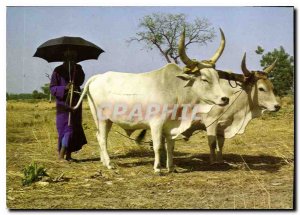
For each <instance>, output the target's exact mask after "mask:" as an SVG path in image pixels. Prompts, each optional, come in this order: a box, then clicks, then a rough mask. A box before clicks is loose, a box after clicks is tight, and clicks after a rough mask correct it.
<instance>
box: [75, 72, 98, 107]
mask: <svg viewBox="0 0 300 215" xmlns="http://www.w3.org/2000/svg"><path fill="white" fill-rule="evenodd" d="M95 78H96V77H95V76H93V77H91V78H90V79H89V80H88V81H87V82H86V84H85V85H84V89H83V91H82V93H81V96H80V98H79V100H78V102H77V104H76V105H75V107H71V109H72V110H76V109H77V108H78V107H79V106H80V104H81V102H82V100H83V98H84V96H85V95H86V94H87V92H88V90H89V85H90V83H91V82H92V81H93V80H94V79H95Z"/></svg>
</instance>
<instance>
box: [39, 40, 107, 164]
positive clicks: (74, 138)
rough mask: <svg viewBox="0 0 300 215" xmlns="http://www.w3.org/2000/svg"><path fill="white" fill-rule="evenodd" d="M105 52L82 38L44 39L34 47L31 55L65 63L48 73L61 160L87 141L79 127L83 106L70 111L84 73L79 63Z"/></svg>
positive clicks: (68, 158) (69, 159)
mask: <svg viewBox="0 0 300 215" xmlns="http://www.w3.org/2000/svg"><path fill="white" fill-rule="evenodd" d="M102 52H104V51H103V50H102V49H101V48H100V47H98V46H96V45H95V44H93V43H91V42H89V41H87V40H84V39H83V38H81V37H68V36H64V37H60V38H55V39H51V40H48V41H46V42H45V43H43V44H42V45H40V46H39V47H38V48H37V51H36V52H35V54H34V57H40V58H43V59H44V60H46V61H48V62H49V63H50V62H61V61H63V62H64V63H63V64H62V65H60V66H58V67H56V68H55V69H54V71H53V74H52V76H51V82H50V91H51V94H52V95H53V96H55V98H56V128H57V131H58V154H59V156H58V157H59V159H60V160H61V161H64V160H68V161H75V160H74V159H72V156H71V153H72V152H76V151H79V150H80V149H81V148H82V146H83V145H85V144H86V143H87V140H86V137H85V134H84V132H83V128H82V125H81V124H82V107H81V106H80V107H79V109H78V110H75V111H74V110H72V109H71V107H72V106H74V105H75V104H77V102H78V99H79V97H80V92H81V89H80V86H81V85H82V84H83V82H84V78H85V74H84V72H83V70H82V67H81V65H79V64H77V63H78V62H81V61H84V60H89V59H98V57H99V55H100V54H101V53H102Z"/></svg>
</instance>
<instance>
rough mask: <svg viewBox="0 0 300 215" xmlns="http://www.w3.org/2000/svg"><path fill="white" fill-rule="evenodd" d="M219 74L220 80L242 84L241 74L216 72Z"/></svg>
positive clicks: (242, 77) (242, 76)
mask: <svg viewBox="0 0 300 215" xmlns="http://www.w3.org/2000/svg"><path fill="white" fill-rule="evenodd" d="M217 71H218V74H219V78H220V79H225V80H228V81H236V82H239V84H240V85H242V84H243V83H244V80H245V79H244V75H242V74H236V73H230V72H226V71H222V70H217Z"/></svg>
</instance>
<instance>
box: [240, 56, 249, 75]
mask: <svg viewBox="0 0 300 215" xmlns="http://www.w3.org/2000/svg"><path fill="white" fill-rule="evenodd" d="M241 67H242V71H243V73H244V76H245V77H249V76H250V75H251V72H250V71H249V70H248V69H247V66H246V52H245V54H244V57H243V60H242V64H241Z"/></svg>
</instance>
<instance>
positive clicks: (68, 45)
mask: <svg viewBox="0 0 300 215" xmlns="http://www.w3.org/2000/svg"><path fill="white" fill-rule="evenodd" d="M67 50H73V51H75V52H76V53H77V57H76V60H75V61H76V62H80V61H84V60H89V59H95V60H96V59H98V57H99V55H100V54H101V53H102V52H104V50H102V49H101V48H100V47H98V46H96V45H95V44H93V43H91V42H89V41H87V40H85V39H82V38H81V37H66V36H65V37H59V38H55V39H52V40H48V41H47V42H45V43H43V44H42V45H40V46H39V47H38V48H37V50H36V52H35V53H34V55H33V57H40V58H43V59H44V60H46V61H48V62H49V63H50V62H61V61H64V60H65V56H64V53H65V52H66V51H67Z"/></svg>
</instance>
